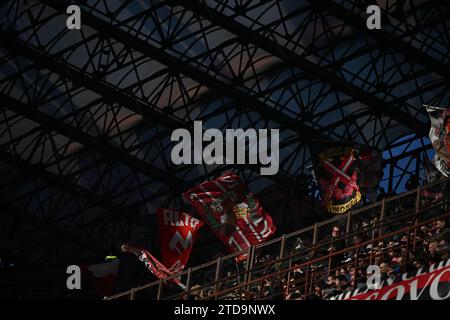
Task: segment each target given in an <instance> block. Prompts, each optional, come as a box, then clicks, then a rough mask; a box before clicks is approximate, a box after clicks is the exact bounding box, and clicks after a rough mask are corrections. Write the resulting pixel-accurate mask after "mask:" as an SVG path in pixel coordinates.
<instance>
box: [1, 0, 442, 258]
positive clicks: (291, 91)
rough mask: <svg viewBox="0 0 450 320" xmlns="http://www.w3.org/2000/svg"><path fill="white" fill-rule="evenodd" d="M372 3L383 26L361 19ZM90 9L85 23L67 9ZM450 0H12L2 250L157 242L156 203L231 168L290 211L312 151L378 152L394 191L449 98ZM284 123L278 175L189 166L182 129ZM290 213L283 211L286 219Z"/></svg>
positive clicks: (6, 11) (102, 248)
mask: <svg viewBox="0 0 450 320" xmlns="http://www.w3.org/2000/svg"><path fill="white" fill-rule="evenodd" d="M375 2H376V4H378V5H380V7H381V10H382V29H381V30H369V29H368V28H367V27H366V18H367V14H366V7H367V6H368V5H370V4H374V3H375ZM70 4H77V5H79V6H80V8H81V12H82V13H81V25H82V28H81V30H68V29H67V28H66V19H67V16H68V15H67V14H66V8H67V6H68V5H70ZM449 13H450V9H449V3H448V1H426V0H402V1H400V0H397V1H390V0H385V1H381V0H379V1H350V0H348V1H347V0H321V1H318V0H284V1H278V0H255V1H244V0H233V1H224V0H207V1H201V0H192V1H191V0H190V1H178V0H167V1H156V0H147V1H143V0H141V1H134V0H133V1H130V0H129V1H126V0H122V1H116V0H113V1H110V0H95V1H94V0H84V1H62V0H39V1H28V0H19V1H17V0H7V1H6V0H5V1H2V2H1V4H0V21H1V23H0V52H1V59H0V74H1V78H0V101H1V103H0V108H1V115H0V128H1V130H0V172H1V179H0V195H1V198H0V205H1V208H2V212H1V213H0V250H1V251H0V252H3V254H8V255H10V256H11V257H14V259H18V260H21V259H22V260H23V259H25V260H26V261H28V262H31V263H36V264H52V263H62V262H66V261H72V260H73V259H74V257H77V258H80V259H89V258H91V257H95V256H98V255H99V254H105V253H107V252H109V251H110V250H111V249H112V248H115V247H117V245H118V244H120V243H122V242H123V241H124V240H131V239H134V240H136V241H138V240H139V239H143V238H145V237H147V238H148V237H149V235H150V236H153V237H155V232H156V230H155V226H154V225H152V224H151V223H150V220H149V216H151V215H152V214H154V212H155V211H156V208H157V207H160V206H164V207H169V208H173V207H174V208H181V207H183V206H185V205H186V204H185V203H184V202H183V199H182V195H181V194H182V192H183V191H185V190H186V189H187V188H189V187H191V186H193V185H195V184H196V183H199V182H202V181H204V180H207V179H209V178H211V177H214V176H217V175H219V174H221V173H224V172H226V171H229V170H234V171H236V172H239V173H240V174H241V176H242V177H243V178H244V179H245V181H246V182H248V183H249V186H250V189H251V190H252V191H253V192H255V193H258V194H259V196H260V198H261V200H262V201H263V202H264V201H268V200H267V199H266V198H265V197H269V196H270V194H271V192H272V191H273V190H284V191H283V192H284V193H283V195H284V197H278V198H277V204H278V206H279V207H280V208H282V210H281V211H283V210H284V211H288V210H289V206H288V205H286V204H287V203H289V202H290V201H295V200H296V199H298V198H299V197H300V194H301V193H302V192H303V191H304V190H311V185H312V183H313V182H312V181H313V179H312V177H311V172H310V170H309V166H310V165H311V155H310V149H309V148H310V146H311V144H314V143H319V144H320V143H322V144H336V143H339V142H345V143H349V142H350V143H359V144H364V145H369V146H371V147H374V148H377V149H379V150H382V151H384V158H385V160H384V161H385V164H386V169H385V182H386V184H387V186H388V189H389V190H390V191H395V190H397V189H398V188H401V185H402V183H404V181H405V179H407V177H408V176H409V175H411V174H418V173H419V172H420V171H421V170H422V165H421V161H422V154H424V153H425V154H426V153H429V152H430V145H429V140H428V138H427V136H428V131H429V118H428V115H427V113H426V111H425V110H424V108H423V107H422V106H423V105H424V104H428V105H440V106H448V105H449V92H450V91H449V81H450V54H449V46H450V43H449V39H450V35H449V30H450V14H449ZM194 120H201V121H203V126H204V127H205V128H219V129H221V130H223V129H226V128H234V127H239V128H244V129H245V128H278V129H280V139H281V143H280V170H279V172H278V173H277V174H276V175H274V176H261V175H260V174H259V168H258V166H255V165H251V166H250V165H248V166H247V165H239V166H234V165H214V166H212V165H182V166H175V165H173V164H172V162H171V160H170V152H171V148H172V146H173V144H172V142H171V140H170V136H171V132H172V131H173V130H174V129H177V128H192V125H193V121H194ZM286 214H287V213H286Z"/></svg>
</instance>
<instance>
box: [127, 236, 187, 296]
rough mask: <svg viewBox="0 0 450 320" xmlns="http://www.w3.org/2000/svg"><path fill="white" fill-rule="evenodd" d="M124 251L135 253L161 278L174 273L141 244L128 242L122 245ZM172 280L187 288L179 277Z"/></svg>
mask: <svg viewBox="0 0 450 320" xmlns="http://www.w3.org/2000/svg"><path fill="white" fill-rule="evenodd" d="M122 251H125V252H131V253H133V254H134V255H135V256H136V257H138V259H139V260H140V261H142V262H144V265H145V267H146V268H147V269H148V270H149V271H150V272H151V273H153V274H154V275H155V276H157V277H158V278H159V279H167V278H168V277H170V276H172V275H173V274H174V273H173V272H172V271H171V270H169V269H167V268H166V267H165V266H164V265H163V264H162V263H161V262H159V261H158V259H156V258H155V257H154V256H152V255H151V254H150V252H148V251H147V250H145V249H144V248H142V247H141V246H137V245H132V244H129V243H126V244H123V245H122ZM170 281H171V282H174V283H176V284H177V285H179V286H180V287H181V288H182V289H183V290H185V289H186V286H185V285H184V284H182V283H181V282H180V280H178V279H177V278H173V279H170Z"/></svg>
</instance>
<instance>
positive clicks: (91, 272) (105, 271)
mask: <svg viewBox="0 0 450 320" xmlns="http://www.w3.org/2000/svg"><path fill="white" fill-rule="evenodd" d="M82 269H84V271H85V272H86V273H87V274H88V276H89V278H90V279H91V280H92V281H93V283H94V285H95V289H96V290H97V293H98V294H99V295H100V296H102V297H105V296H109V295H111V294H113V291H114V287H115V285H116V280H117V271H118V270H119V260H114V261H111V262H105V263H99V264H91V265H88V266H82Z"/></svg>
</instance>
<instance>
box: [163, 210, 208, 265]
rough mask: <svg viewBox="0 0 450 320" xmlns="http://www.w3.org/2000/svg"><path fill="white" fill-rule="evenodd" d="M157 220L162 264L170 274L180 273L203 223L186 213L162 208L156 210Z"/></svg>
mask: <svg viewBox="0 0 450 320" xmlns="http://www.w3.org/2000/svg"><path fill="white" fill-rule="evenodd" d="M157 218H158V225H159V237H160V245H161V255H162V261H163V264H164V265H166V266H167V267H168V268H169V269H170V270H171V271H172V272H175V273H176V272H180V271H182V270H183V269H184V267H185V265H186V263H187V261H188V260H189V256H190V255H191V251H192V246H193V244H194V240H195V238H196V237H197V231H198V230H199V229H200V228H201V227H202V226H203V222H202V221H200V220H198V219H196V218H194V217H191V216H190V215H188V214H187V213H184V212H181V211H175V210H170V209H163V208H158V211H157Z"/></svg>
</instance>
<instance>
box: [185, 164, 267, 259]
mask: <svg viewBox="0 0 450 320" xmlns="http://www.w3.org/2000/svg"><path fill="white" fill-rule="evenodd" d="M184 196H185V197H186V199H189V200H190V202H191V204H192V206H193V207H194V208H195V210H196V211H197V212H198V213H199V214H200V216H201V217H202V218H203V220H204V221H205V222H206V223H207V224H208V225H209V226H210V228H211V229H212V231H213V232H214V234H215V235H216V236H217V237H218V238H219V239H220V240H222V242H223V243H224V244H225V245H226V246H227V248H228V250H229V251H231V252H239V251H245V250H247V249H248V247H250V246H251V245H254V244H257V243H260V242H264V241H265V240H267V239H268V238H269V237H270V236H271V235H272V234H273V233H274V232H275V225H274V224H273V222H272V218H271V217H270V215H269V214H268V213H267V212H265V211H264V210H263V208H262V207H261V204H260V203H259V201H258V199H257V198H256V197H255V196H254V195H253V194H252V193H250V192H249V191H248V189H247V187H246V186H244V184H243V183H242V181H241V179H240V178H239V176H237V175H236V174H233V173H230V174H225V175H223V176H221V177H219V178H217V179H214V180H212V181H206V182H203V183H201V184H200V185H198V186H196V187H194V188H192V189H190V190H188V191H187V192H186V193H185V194H184ZM245 256H246V253H245V252H243V253H242V254H241V255H240V256H239V257H238V258H237V259H236V260H237V261H242V260H243V259H245Z"/></svg>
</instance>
